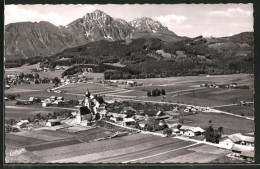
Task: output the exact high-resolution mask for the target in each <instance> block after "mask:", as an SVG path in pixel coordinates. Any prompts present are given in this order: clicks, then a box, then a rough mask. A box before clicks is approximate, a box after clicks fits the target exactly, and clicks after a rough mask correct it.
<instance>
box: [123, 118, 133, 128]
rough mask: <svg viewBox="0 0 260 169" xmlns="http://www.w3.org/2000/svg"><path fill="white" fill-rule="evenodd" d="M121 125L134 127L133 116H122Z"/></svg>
mask: <svg viewBox="0 0 260 169" xmlns="http://www.w3.org/2000/svg"><path fill="white" fill-rule="evenodd" d="M122 125H123V126H129V127H134V126H135V120H134V119H133V118H124V120H123V122H122Z"/></svg>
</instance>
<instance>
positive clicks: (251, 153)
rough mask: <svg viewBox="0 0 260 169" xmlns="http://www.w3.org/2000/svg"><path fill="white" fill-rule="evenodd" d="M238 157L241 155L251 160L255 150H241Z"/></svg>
mask: <svg viewBox="0 0 260 169" xmlns="http://www.w3.org/2000/svg"><path fill="white" fill-rule="evenodd" d="M240 157H242V158H243V159H247V160H250V161H253V160H254V157H255V152H254V150H250V151H242V152H241V154H240Z"/></svg>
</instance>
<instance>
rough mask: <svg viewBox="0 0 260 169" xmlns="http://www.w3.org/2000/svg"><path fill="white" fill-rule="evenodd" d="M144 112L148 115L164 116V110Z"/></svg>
mask: <svg viewBox="0 0 260 169" xmlns="http://www.w3.org/2000/svg"><path fill="white" fill-rule="evenodd" d="M143 114H144V115H146V116H150V117H153V116H162V115H163V112H162V111H158V110H144V112H143Z"/></svg>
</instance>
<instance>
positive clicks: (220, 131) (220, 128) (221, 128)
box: [218, 126, 224, 134]
mask: <svg viewBox="0 0 260 169" xmlns="http://www.w3.org/2000/svg"><path fill="white" fill-rule="evenodd" d="M218 132H219V133H221V134H222V133H224V131H223V127H221V126H220V127H219V128H218Z"/></svg>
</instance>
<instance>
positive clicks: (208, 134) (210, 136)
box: [205, 126, 214, 142]
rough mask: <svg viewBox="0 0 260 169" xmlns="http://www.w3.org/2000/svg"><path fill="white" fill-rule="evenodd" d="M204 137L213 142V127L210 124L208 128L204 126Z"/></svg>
mask: <svg viewBox="0 0 260 169" xmlns="http://www.w3.org/2000/svg"><path fill="white" fill-rule="evenodd" d="M205 138H206V141H208V142H213V139H214V129H213V127H212V126H209V127H208V128H206V132H205Z"/></svg>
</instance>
